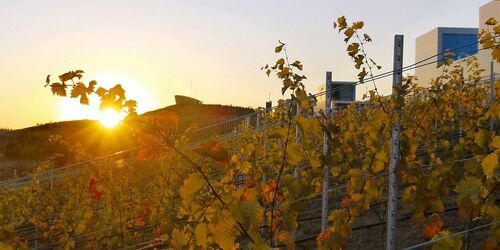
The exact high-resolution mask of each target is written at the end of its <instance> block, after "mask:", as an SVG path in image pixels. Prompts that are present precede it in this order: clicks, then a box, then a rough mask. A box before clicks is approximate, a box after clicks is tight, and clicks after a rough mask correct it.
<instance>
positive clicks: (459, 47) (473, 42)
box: [440, 33, 478, 60]
mask: <svg viewBox="0 0 500 250" xmlns="http://www.w3.org/2000/svg"><path fill="white" fill-rule="evenodd" d="M477 42H478V38H477V34H453V33H443V36H442V44H441V49H442V50H441V51H440V52H444V51H447V50H449V51H451V52H453V53H454V55H453V56H452V55H441V56H440V57H441V58H440V60H446V59H448V58H451V59H452V60H459V59H462V58H465V57H469V56H472V55H475V54H477V47H478V45H477Z"/></svg>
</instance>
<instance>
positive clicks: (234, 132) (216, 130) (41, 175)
mask: <svg viewBox="0 0 500 250" xmlns="http://www.w3.org/2000/svg"><path fill="white" fill-rule="evenodd" d="M469 45H470V44H468V45H463V46H460V47H457V49H458V48H462V47H467V46H469ZM498 46H499V45H498V44H495V45H494V46H490V47H487V48H481V49H477V50H474V51H468V52H463V53H472V52H478V51H481V50H485V49H490V48H492V47H498ZM444 53H445V52H441V53H438V54H435V55H433V56H432V57H429V58H426V59H424V60H422V61H419V62H416V63H414V64H412V65H408V66H406V67H403V68H402V72H405V71H409V70H413V69H416V68H420V67H424V66H428V65H431V64H433V63H436V62H442V61H444V60H446V58H442V59H438V60H433V61H430V60H432V59H433V58H435V57H439V55H440V54H441V55H442V54H444ZM428 61H430V62H428ZM393 73H394V71H388V72H385V73H382V74H379V75H375V76H372V77H369V78H367V79H365V80H364V81H362V82H361V81H358V82H353V83H351V84H347V85H343V86H339V87H336V88H332V89H330V90H328V91H322V92H319V93H316V94H313V95H310V96H308V97H307V99H308V100H310V101H315V100H316V98H318V97H320V96H324V95H327V94H331V93H333V92H335V91H339V90H342V89H345V88H350V87H353V86H356V85H360V84H364V83H366V82H370V81H375V80H380V79H384V78H386V77H391V76H392V74H393ZM496 76H497V75H494V80H495V81H496V80H498V78H497V77H496ZM486 77H490V76H485V77H481V78H480V81H475V82H471V83H469V84H474V85H475V86H477V85H479V86H477V87H482V88H485V87H487V86H482V85H484V84H486V83H489V82H490V81H491V79H489V80H488V79H484V78H486ZM483 79H484V80H483ZM299 101H300V100H299ZM361 104H362V103H361ZM287 105H294V104H293V103H292V102H286V103H285V104H284V105H277V106H274V107H272V108H271V110H275V109H276V108H283V107H284V106H287ZM269 111H270V110H267V111H256V112H253V113H250V114H246V115H243V116H238V117H234V118H228V119H225V120H222V121H219V122H216V123H214V124H211V125H208V126H204V127H202V128H198V129H195V130H191V131H188V132H184V133H181V134H179V135H178V136H179V137H180V136H185V137H187V138H190V141H192V142H191V143H190V144H189V145H188V146H187V147H186V148H193V147H195V146H196V145H199V144H200V143H202V142H204V141H207V140H211V139H213V138H218V139H222V140H228V139H231V138H234V137H237V136H238V135H239V132H240V131H238V128H239V126H241V125H242V124H244V126H246V127H247V128H252V129H256V130H260V129H262V128H263V127H262V126H261V125H262V124H261V122H262V120H261V117H262V113H264V112H269ZM279 125H280V124H268V128H270V127H273V126H279ZM458 136H459V137H460V136H463V135H462V134H460V135H458ZM446 138H448V139H453V138H457V135H453V136H449V137H445V139H446ZM150 146H151V147H161V146H164V145H163V144H156V145H150ZM137 150H139V147H132V148H129V149H125V150H122V151H118V152H114V153H111V154H106V155H102V156H99V157H95V158H93V159H89V160H86V161H82V162H77V163H73V164H70V165H66V166H63V167H59V168H52V169H48V170H45V171H41V172H38V173H34V174H31V175H26V176H22V177H19V178H16V179H12V180H8V181H4V182H1V183H0V186H1V187H2V189H16V188H22V187H23V186H26V185H28V184H30V183H31V182H33V181H34V180H36V181H37V182H46V181H51V182H53V181H54V180H55V179H58V178H64V177H70V176H77V175H79V174H80V171H79V169H78V167H80V166H91V165H98V164H97V162H99V161H103V160H107V159H110V158H113V157H118V159H116V160H114V161H112V162H107V163H106V164H107V165H110V166H119V165H120V164H125V163H124V160H126V159H127V158H128V157H129V156H130V155H131V154H130V153H133V152H135V151H137ZM478 157H479V156H469V157H464V158H462V159H457V160H452V161H445V162H441V163H428V164H422V165H420V167H422V168H430V167H435V166H438V165H440V164H451V163H461V162H466V161H470V160H475V159H477V158H478ZM387 174H388V173H387V172H384V173H381V174H377V175H372V176H369V177H367V178H381V177H385V176H387ZM238 178H240V179H239V180H236V183H238V182H239V183H241V182H244V181H246V179H243V177H242V176H238ZM257 181H260V180H256V182H257ZM346 186H347V183H340V184H336V187H333V188H330V189H328V193H331V192H336V191H339V190H341V189H344V188H346ZM319 195H320V193H313V194H311V195H309V196H306V197H301V198H299V199H295V200H291V201H288V203H296V202H303V201H307V200H311V199H314V198H316V197H317V196H319ZM176 210H177V207H175V208H172V209H171V210H169V211H170V212H175V211H176ZM498 222H499V221H494V222H491V223H487V224H484V225H481V226H478V227H475V228H472V229H467V230H463V231H460V232H457V233H454V234H451V235H448V236H446V237H442V238H438V239H434V240H431V241H427V242H423V243H420V244H417V245H414V246H410V247H407V248H405V249H408V250H409V249H416V248H420V247H424V246H426V245H429V244H433V243H435V242H438V241H441V240H445V239H448V238H451V237H456V236H458V235H461V234H465V233H468V232H471V231H475V230H480V229H483V228H486V227H488V226H492V225H495V224H497V223H498ZM150 226H151V225H150ZM20 230H29V228H24V229H21V228H20ZM107 231H113V228H112V227H110V228H109V229H102V230H99V231H95V232H89V233H86V234H82V235H78V236H76V237H77V238H85V237H88V236H89V235H93V234H97V233H102V232H107ZM316 236H317V235H314V237H309V238H305V239H301V240H296V242H303V241H304V240H311V239H315V238H316ZM35 240H36V239H35ZM152 243H155V244H157V243H162V240H161V239H158V238H154V239H152V240H148V241H144V242H139V243H137V244H135V245H130V246H127V247H125V248H122V249H129V248H137V249H142V248H147V247H149V246H151V244H152ZM56 245H57V244H56ZM54 246H55V245H54V244H49V245H44V246H38V247H36V248H35V249H46V248H51V247H54Z"/></svg>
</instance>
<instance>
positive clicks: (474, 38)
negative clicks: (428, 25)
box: [415, 1, 500, 87]
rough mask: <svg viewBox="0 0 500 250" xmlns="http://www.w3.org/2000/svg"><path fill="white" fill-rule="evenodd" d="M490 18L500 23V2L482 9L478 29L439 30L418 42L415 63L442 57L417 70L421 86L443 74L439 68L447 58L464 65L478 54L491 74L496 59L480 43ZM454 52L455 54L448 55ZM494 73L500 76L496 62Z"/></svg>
mask: <svg viewBox="0 0 500 250" xmlns="http://www.w3.org/2000/svg"><path fill="white" fill-rule="evenodd" d="M490 17H494V18H496V19H497V20H500V1H491V2H489V3H487V4H485V5H483V6H481V7H480V9H479V20H478V27H477V28H476V27H472V28H463V27H437V28H435V29H433V30H431V31H429V32H427V33H425V34H423V35H421V36H419V37H418V38H417V39H416V46H415V62H420V61H422V60H425V59H427V58H429V57H432V56H433V55H436V54H438V57H437V58H435V57H434V58H432V59H431V60H428V61H426V62H433V61H437V62H434V63H431V64H429V65H427V66H423V67H419V68H417V69H415V75H416V76H417V77H418V79H419V83H420V84H421V86H423V87H425V86H428V85H429V82H430V81H431V79H433V78H436V77H437V76H439V75H440V74H441V69H439V66H440V65H441V64H443V63H444V61H445V60H446V59H447V58H451V59H452V60H454V61H455V63H463V61H464V60H465V58H467V57H469V56H473V55H475V56H476V57H477V58H478V62H479V63H480V65H481V67H482V68H483V69H484V70H485V73H484V74H485V75H490V74H491V69H490V65H491V62H492V57H491V55H490V52H491V50H480V49H481V45H480V44H478V43H477V42H478V33H479V32H481V30H483V29H485V28H486V25H485V24H484V23H485V22H486V20H488V19H489V18H490ZM447 51H451V52H453V53H447ZM493 68H494V73H500V64H499V63H497V62H494V65H493Z"/></svg>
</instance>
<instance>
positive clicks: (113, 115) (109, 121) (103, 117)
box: [98, 108, 125, 128]
mask: <svg viewBox="0 0 500 250" xmlns="http://www.w3.org/2000/svg"><path fill="white" fill-rule="evenodd" d="M123 118H125V114H124V113H123V112H121V113H119V112H117V111H116V110H113V109H109V108H108V109H104V110H103V111H100V112H99V115H98V120H99V122H100V123H101V124H102V125H103V126H105V127H107V128H113V127H115V126H116V125H118V124H119V123H120V122H121V120H123Z"/></svg>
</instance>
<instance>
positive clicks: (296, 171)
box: [293, 101, 302, 180]
mask: <svg viewBox="0 0 500 250" xmlns="http://www.w3.org/2000/svg"><path fill="white" fill-rule="evenodd" d="M296 105H297V109H296V110H297V114H296V116H295V117H297V118H298V117H299V116H300V105H299V102H298V101H296ZM301 140H302V134H301V133H300V128H299V124H298V123H297V121H295V142H296V143H297V144H299V143H300V142H301ZM293 175H294V176H295V179H297V180H298V179H300V165H297V166H295V169H294V171H293Z"/></svg>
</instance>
